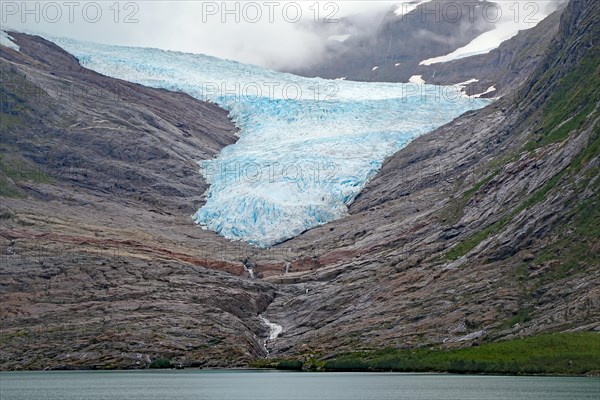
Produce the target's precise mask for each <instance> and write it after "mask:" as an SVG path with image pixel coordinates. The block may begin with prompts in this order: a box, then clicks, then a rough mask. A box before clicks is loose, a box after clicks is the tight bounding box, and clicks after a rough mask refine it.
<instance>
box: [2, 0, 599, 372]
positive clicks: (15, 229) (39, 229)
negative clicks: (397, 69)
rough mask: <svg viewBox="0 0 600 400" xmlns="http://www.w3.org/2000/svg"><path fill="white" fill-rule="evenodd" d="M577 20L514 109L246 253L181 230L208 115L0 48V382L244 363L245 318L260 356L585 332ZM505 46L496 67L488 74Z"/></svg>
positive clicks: (547, 53)
mask: <svg viewBox="0 0 600 400" xmlns="http://www.w3.org/2000/svg"><path fill="white" fill-rule="evenodd" d="M599 12H600V6H599V3H598V2H597V1H595V0H572V1H571V2H570V4H569V5H568V7H567V8H566V9H565V11H564V12H563V14H562V16H561V17H560V26H559V27H558V34H557V35H555V36H554V37H553V39H552V41H551V42H550V43H549V46H548V47H547V48H546V49H545V50H544V51H543V52H542V51H541V49H540V50H535V51H532V52H530V53H529V54H538V53H539V54H540V61H539V62H534V61H535V57H532V58H531V59H529V61H527V62H524V63H522V64H518V63H517V64H518V65H523V67H522V68H521V67H520V68H519V71H521V72H520V73H517V74H514V75H512V76H514V77H515V78H514V79H516V81H514V82H510V84H509V86H511V87H513V88H517V87H518V90H516V91H511V92H510V93H508V92H507V95H506V96H505V97H503V98H502V99H500V100H498V101H496V102H495V103H492V104H491V105H490V106H488V107H486V108H484V109H482V110H479V111H474V112H469V113H467V114H465V115H463V116H462V117H460V118H458V119H456V120H455V121H453V122H452V123H450V124H448V125H446V126H444V127H441V128H439V129H438V130H436V131H434V132H432V133H430V134H427V135H425V136H422V137H420V138H418V139H416V140H415V141H413V142H412V143H411V144H410V145H409V146H408V147H406V148H405V149H403V150H401V151H400V152H398V153H397V154H396V155H394V156H393V157H391V158H390V159H389V160H388V161H387V162H386V163H385V165H384V167H383V168H382V170H381V171H380V173H379V174H378V175H377V176H376V177H375V178H374V179H373V180H372V181H371V182H370V183H369V185H368V186H367V188H366V189H365V190H364V192H363V193H362V194H361V195H360V196H359V198H358V199H357V200H356V202H355V203H354V204H353V205H352V206H351V208H350V213H349V215H348V216H347V217H346V218H344V219H341V220H338V221H335V222H333V223H329V224H326V225H324V226H322V227H319V228H316V229H312V230H310V231H308V232H306V233H304V234H302V235H301V236H299V237H297V238H294V239H292V240H289V241H287V242H285V243H282V244H279V245H277V246H275V247H274V248H273V249H270V250H268V251H267V250H257V249H253V248H249V247H247V246H245V245H241V244H238V243H235V244H233V243H230V242H227V241H226V240H224V239H222V238H220V237H218V236H217V235H215V234H213V233H211V232H208V231H202V230H199V229H197V227H195V226H193V224H191V221H190V220H189V219H188V218H187V217H188V215H189V214H191V212H192V210H193V209H194V207H196V206H197V205H198V204H201V202H202V196H201V195H202V193H203V191H204V189H205V188H206V185H205V184H204V183H203V182H202V181H201V178H200V176H199V175H198V174H197V173H196V169H197V167H196V166H195V165H194V161H195V160H197V159H201V158H204V157H212V156H213V155H214V154H215V153H216V152H218V151H219V149H220V148H221V147H223V146H224V145H226V144H228V143H231V142H233V141H234V140H235V135H234V133H235V129H234V127H233V126H232V125H231V124H230V123H229V122H228V121H227V119H226V116H225V115H224V113H223V112H222V111H221V110H219V109H217V108H216V107H214V106H211V105H207V104H205V103H201V102H198V101H196V100H193V99H191V98H190V97H188V96H185V95H183V94H178V93H170V92H167V91H163V90H153V89H148V88H144V87H141V86H138V85H133V84H129V83H126V82H122V81H117V80H113V79H109V78H106V77H103V76H101V75H98V74H95V73H93V72H91V71H88V70H86V69H84V68H81V67H80V66H79V65H78V63H77V62H76V60H74V59H73V58H72V57H70V56H69V55H68V54H66V53H65V52H63V51H62V50H60V49H59V48H57V47H56V46H54V45H52V44H50V43H48V42H46V41H44V40H43V39H40V38H36V37H31V36H27V35H20V34H16V33H13V34H11V35H12V36H13V38H14V39H15V42H17V44H18V45H19V46H20V47H21V51H20V52H15V51H12V50H10V49H6V48H2V49H1V60H0V66H1V68H2V93H3V98H2V109H1V110H2V127H1V129H2V141H1V146H2V147H1V148H2V153H1V154H2V160H1V161H2V176H1V178H2V181H1V182H2V186H1V187H0V188H1V190H2V209H1V214H0V215H1V219H0V240H1V241H0V245H1V250H2V263H1V266H0V274H1V276H2V279H1V280H0V282H1V286H0V288H1V289H0V304H1V307H0V333H1V338H0V354H1V356H0V357H1V360H0V362H1V367H2V368H3V369H24V368H25V369H26V368H59V367H96V368H106V367H144V366H148V365H149V364H150V362H151V361H152V360H155V359H157V358H169V359H171V360H172V361H173V362H175V363H181V364H182V365H186V366H190V365H210V366H216V365H219V366H236V365H248V364H249V363H250V362H252V360H254V359H257V358H261V357H264V356H265V355H266V354H267V353H266V351H265V349H264V348H263V341H264V340H265V339H266V338H267V337H268V334H269V332H268V327H267V326H266V325H265V324H264V323H263V322H262V321H261V319H260V318H259V314H260V315H264V316H266V318H268V319H269V320H270V321H272V322H275V323H277V324H279V325H281V326H282V327H283V332H282V333H281V335H280V336H279V337H278V338H277V339H276V340H274V341H269V342H268V343H267V347H268V349H269V351H270V357H293V358H296V357H315V356H316V357H326V358H329V357H334V356H335V355H336V354H340V353H343V352H346V351H356V350H363V349H366V350H370V349H378V348H382V347H397V348H414V347H422V346H428V347H429V346H440V347H464V346H469V345H472V344H477V343H482V342H488V341H495V340H500V339H510V338H515V337H522V336H530V335H535V334H538V333H543V332H556V331H561V332H562V331H599V330H600V313H598V309H599V306H600V291H599V289H598V287H600V286H599V283H600V282H599V280H600V277H599V274H600V255H599V254H600V241H599V239H598V238H599V237H600V232H599V231H598V226H600V215H599V212H598V210H599V209H600V207H598V201H599V184H598V176H599V174H598V168H599V163H600V158H599V157H600V156H599V153H600V152H599V150H598V149H599V140H600V138H599V136H600V127H599V124H598V119H599V117H600V113H599V108H598V106H599V101H600V98H599V90H598V88H599V87H600V82H599V78H598V77H599V76H600V70H599V69H598V68H599V65H600V43H599V39H600V31H599V28H600V23H599V20H598V18H599V17H598V16H599V15H600V13H599ZM527 43H530V42H529V41H528V40H523V36H521V37H516V38H513V39H512V40H511V41H509V42H507V43H506V44H505V45H504V46H503V48H502V49H499V52H500V53H498V54H504V55H506V57H499V61H498V64H497V68H498V70H496V72H495V73H496V74H497V75H498V76H500V75H501V74H502V72H501V71H502V69H503V68H504V67H503V66H502V65H501V63H502V61H500V60H505V59H510V60H517V59H518V57H516V56H514V55H516V54H519V52H520V51H521V50H520V49H522V48H525V47H528V45H527ZM534 44H535V45H537V44H539V41H535V43H534ZM528 71H532V72H528ZM492 72H493V71H492ZM246 257H251V258H252V260H253V261H254V262H255V263H256V264H257V266H256V268H255V270H254V271H253V272H254V273H255V274H256V276H257V278H258V279H250V277H249V274H248V272H247V271H244V268H243V266H242V263H241V261H242V260H243V259H245V258H246ZM284 261H290V262H291V264H290V268H289V270H288V271H287V272H284V270H282V265H283V262H284Z"/></svg>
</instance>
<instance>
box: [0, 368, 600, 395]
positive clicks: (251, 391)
mask: <svg viewBox="0 0 600 400" xmlns="http://www.w3.org/2000/svg"><path fill="white" fill-rule="evenodd" d="M0 399H2V400H37V399H44V400H71V399H73V400H75V399H77V400H84V399H85V400H100V399H102V400H136V399H139V400H142V399H143V400H155V399H156V400H165V399H178V400H191V399H193V400H203V399H210V400H213V399H217V400H218V399H223V400H224V399H227V400H229V399H231V400H238V399H239V400H251V399H260V400H283V399H302V400H304V399H306V400H320V399H323V400H333V399H344V400H371V399H373V400H387V399H394V400H395V399H407V400H437V399H456V400H471V399H472V400H491V399H493V400H507V399H523V400H554V399H556V400H564V399H568V400H588V399H589V400H598V399H600V379H598V378H563V377H504V376H464V375H441V374H392V373H389V374H382V373H377V374H374V373H373V374H368V373H300V372H274V371H119V372H117V371H115V372H96V371H76V372H75V371H74V372H7V373H0Z"/></svg>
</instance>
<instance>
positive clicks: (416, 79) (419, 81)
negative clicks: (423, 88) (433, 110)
mask: <svg viewBox="0 0 600 400" xmlns="http://www.w3.org/2000/svg"><path fill="white" fill-rule="evenodd" d="M408 82H409V83H417V84H419V85H423V84H425V81H424V80H423V75H413V76H411V77H410V79H409V80H408Z"/></svg>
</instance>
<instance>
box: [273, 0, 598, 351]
mask: <svg viewBox="0 0 600 400" xmlns="http://www.w3.org/2000/svg"><path fill="white" fill-rule="evenodd" d="M599 7H600V6H599V5H598V3H597V2H595V1H590V0H573V1H572V2H571V3H570V5H569V6H568V8H567V9H566V11H565V12H564V14H563V16H562V18H561V22H560V28H559V33H558V35H557V36H556V37H555V38H554V40H553V41H552V43H551V45H550V47H549V48H548V49H547V51H546V53H545V56H544V57H543V59H542V61H541V62H540V63H539V65H538V67H537V68H536V70H535V71H534V73H533V75H532V77H531V79H529V80H528V81H526V82H525V83H524V84H523V85H522V87H521V90H520V91H518V92H517V94H515V95H514V96H507V97H504V98H502V99H501V100H499V101H498V102H496V103H493V104H492V105H490V106H489V107H486V108H485V109H483V110H480V111H474V112H470V113H467V114H466V115H464V116H462V117H461V118H458V119H456V120H455V121H454V122H452V123H450V124H448V125H446V126H444V127H442V128H439V129H438V130H436V131H434V132H432V133H431V134H428V135H425V136H422V137H420V138H418V139H416V140H415V141H414V142H412V143H411V144H410V145H409V146H408V147H406V148H405V149H403V150H401V151H400V152H398V153H397V154H396V155H395V156H393V157H391V158H390V159H389V160H388V162H387V163H386V164H385V165H384V167H383V168H382V170H381V171H380V173H379V174H378V175H377V176H376V177H375V178H374V179H373V180H372V181H371V182H370V184H369V185H368V186H367V188H366V189H365V190H364V191H363V193H362V194H361V196H360V197H359V198H358V199H357V201H356V202H355V203H354V204H353V205H352V207H351V210H350V211H351V215H350V216H349V217H348V218H346V219H343V220H339V221H336V222H334V223H332V224H328V225H326V226H323V227H321V228H317V229H314V230H311V231H310V232H307V233H306V234H304V235H303V236H301V237H299V238H296V239H294V240H293V241H292V242H295V244H296V245H298V246H301V245H304V246H306V247H307V248H309V249H315V250H316V249H318V250H319V252H320V254H323V255H322V256H321V257H320V258H319V260H318V261H319V262H320V264H321V265H323V267H324V268H323V269H321V270H319V271H318V272H316V273H313V274H312V275H302V276H294V277H293V278H292V277H290V276H288V277H284V278H283V279H282V280H281V281H282V282H290V281H292V280H293V279H295V281H299V282H302V281H305V282H307V283H306V286H307V288H309V291H308V293H298V292H295V293H289V294H286V295H283V296H279V297H277V298H276V300H275V302H274V303H273V304H272V305H271V306H270V307H269V309H268V314H269V315H271V319H272V320H275V321H280V323H281V324H282V325H283V326H284V327H285V329H284V332H283V337H281V338H280V339H279V340H278V341H277V342H276V343H275V348H276V350H277V352H278V353H279V354H296V353H297V352H298V348H299V347H302V346H306V347H307V348H309V349H311V350H312V351H315V352H318V353H319V354H329V353H330V352H334V351H335V352H340V351H343V350H348V351H350V350H356V349H371V348H378V347H386V346H393V347H415V346H429V345H439V344H446V345H458V346H464V345H467V344H470V343H478V342H480V341H482V340H483V341H489V340H497V339H500V338H503V339H506V338H513V337H518V336H523V335H532V334H537V333H541V332H553V331H571V330H574V331H577V330H595V331H598V330H599V329H600V313H598V305H599V304H600V303H599V301H600V297H599V295H600V291H599V290H598V279H599V273H600V269H599V268H600V252H599V250H600V242H599V240H598V238H599V237H600V234H599V232H598V226H599V224H598V223H599V222H600V221H599V218H600V214H599V212H598V210H599V209H600V207H598V202H599V189H600V185H599V182H598V176H599V175H598V163H599V161H600V159H599V156H600V154H599V151H598V145H599V140H600V138H599V133H600V132H599V131H600V126H599V124H598V119H599V112H598V111H599V109H598V106H599V103H598V102H599V100H600V99H599V96H600V90H599V89H598V88H599V87H600V85H599V84H598V79H599V77H600V73H599V72H600V70H599V65H600V62H599V60H600V59H599V50H600V43H599V39H600V32H599V28H600V24H599V23H598V15H600V14H599V13H598V11H599ZM272 281H276V280H275V279H273V280H272ZM340 332H344V334H343V335H341V334H340Z"/></svg>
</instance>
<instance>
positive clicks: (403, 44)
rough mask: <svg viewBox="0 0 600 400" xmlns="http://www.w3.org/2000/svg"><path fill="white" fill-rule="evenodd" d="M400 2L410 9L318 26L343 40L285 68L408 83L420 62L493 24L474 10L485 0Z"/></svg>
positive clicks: (334, 76)
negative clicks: (477, 1) (305, 61)
mask: <svg viewBox="0 0 600 400" xmlns="http://www.w3.org/2000/svg"><path fill="white" fill-rule="evenodd" d="M405 6H406V11H410V12H408V13H407V14H406V15H397V14H396V13H395V12H394V11H395V9H396V8H397V7H394V9H392V10H390V11H389V12H387V13H385V14H384V15H382V16H381V17H380V18H373V21H370V23H369V24H368V25H366V24H365V23H364V22H360V23H358V22H359V21H362V19H363V18H364V17H362V16H358V17H355V18H353V17H352V16H350V17H347V18H344V19H341V20H340V21H339V22H338V23H336V24H322V25H319V27H321V26H322V28H321V29H335V31H333V32H331V34H337V35H349V37H348V39H346V40H344V41H343V42H338V41H336V40H329V41H328V42H327V43H328V46H327V48H326V50H325V51H324V55H322V56H321V58H322V59H318V60H316V61H315V62H314V63H313V64H312V65H310V66H300V67H296V68H291V69H289V70H286V72H292V73H295V74H298V75H303V76H311V77H314V76H319V77H322V78H328V79H337V78H342V77H344V78H346V79H348V80H354V81H367V82H408V80H409V78H410V77H411V76H412V75H414V74H415V70H416V69H417V67H418V65H419V63H420V62H421V61H423V60H427V59H429V58H433V57H439V56H443V55H445V54H449V53H452V52H453V51H454V50H456V49H458V48H460V47H463V46H465V45H467V44H468V43H469V42H471V41H472V40H473V39H475V38H476V37H477V36H479V35H481V34H482V33H484V32H486V31H488V30H490V29H493V24H492V23H490V22H489V21H486V18H484V14H483V13H482V12H479V11H480V10H481V9H482V7H488V6H489V7H493V3H490V2H487V1H483V2H481V3H480V4H477V5H475V3H469V2H456V1H449V0H434V1H432V2H428V3H426V4H422V5H419V6H417V7H410V6H409V5H405ZM475 7H477V8H475ZM354 19H357V20H358V21H354ZM357 23H358V26H357ZM363 25H365V26H363Z"/></svg>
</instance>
